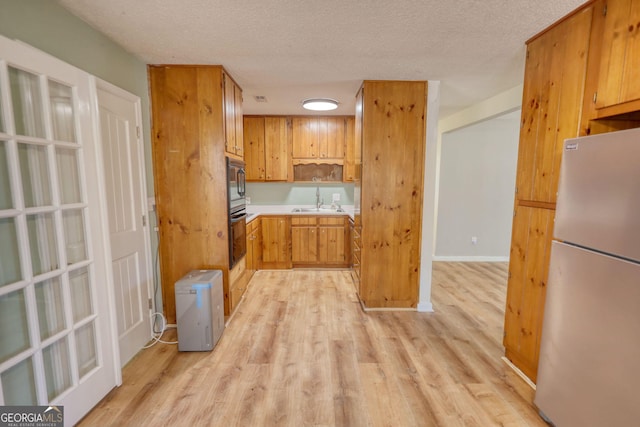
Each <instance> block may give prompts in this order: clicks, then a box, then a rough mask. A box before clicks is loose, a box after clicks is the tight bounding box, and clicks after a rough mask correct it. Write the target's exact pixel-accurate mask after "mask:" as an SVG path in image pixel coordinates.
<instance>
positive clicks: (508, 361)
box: [502, 356, 536, 391]
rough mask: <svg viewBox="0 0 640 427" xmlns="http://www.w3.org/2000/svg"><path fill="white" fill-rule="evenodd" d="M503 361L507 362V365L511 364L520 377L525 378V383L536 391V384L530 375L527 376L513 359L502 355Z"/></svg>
mask: <svg viewBox="0 0 640 427" xmlns="http://www.w3.org/2000/svg"><path fill="white" fill-rule="evenodd" d="M502 361H503V362H504V363H506V364H507V366H509V367H510V368H511V369H512V370H513V371H514V372H515V373H516V374H517V375H518V376H519V377H520V378H522V379H523V380H524V382H525V383H527V385H528V386H529V387H531V388H532V389H533V390H534V391H535V390H536V385H535V384H534V382H533V381H531V380H530V379H529V377H528V376H526V375H525V374H524V373H523V372H522V371H521V370H520V369H519V368H518V367H517V366H516V365H514V364H513V363H512V362H511V360H509V359H507V358H506V357H504V356H502Z"/></svg>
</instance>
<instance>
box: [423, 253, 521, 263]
mask: <svg viewBox="0 0 640 427" xmlns="http://www.w3.org/2000/svg"><path fill="white" fill-rule="evenodd" d="M433 261H442V262H508V261H509V257H508V256H447V255H434V256H433Z"/></svg>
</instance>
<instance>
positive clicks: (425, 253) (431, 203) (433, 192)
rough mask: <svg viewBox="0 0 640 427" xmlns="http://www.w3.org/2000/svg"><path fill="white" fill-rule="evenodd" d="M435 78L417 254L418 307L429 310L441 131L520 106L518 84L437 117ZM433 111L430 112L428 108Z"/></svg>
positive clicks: (431, 99) (428, 126) (442, 132)
mask: <svg viewBox="0 0 640 427" xmlns="http://www.w3.org/2000/svg"><path fill="white" fill-rule="evenodd" d="M439 84H440V82H438V81H429V100H428V109H427V140H426V145H427V159H426V162H425V179H424V203H423V213H422V251H421V254H420V263H421V266H420V301H419V303H418V311H433V310H434V308H433V305H432V303H431V275H432V265H431V264H432V261H433V260H434V259H433V257H434V254H435V249H436V231H437V224H438V215H437V213H438V198H439V192H440V153H441V148H442V147H441V146H442V135H443V134H444V133H447V132H451V131H453V130H456V129H462V128H464V127H467V126H471V125H473V124H474V123H479V122H482V121H484V120H489V119H492V118H494V117H497V116H500V115H503V114H505V113H509V112H513V111H515V110H517V109H519V108H520V105H521V103H522V85H518V86H516V87H513V88H511V89H509V90H506V91H504V92H501V93H499V94H497V95H495V96H493V97H491V98H489V99H486V100H484V101H482V102H479V103H477V104H475V105H472V106H471V107H468V108H465V109H464V110H462V111H459V112H457V113H455V114H452V115H450V116H447V117H445V118H442V119H440V120H438V114H437V111H438V108H439V103H440V91H439ZM433 111H435V112H436V113H435V114H430V112H432V113H433Z"/></svg>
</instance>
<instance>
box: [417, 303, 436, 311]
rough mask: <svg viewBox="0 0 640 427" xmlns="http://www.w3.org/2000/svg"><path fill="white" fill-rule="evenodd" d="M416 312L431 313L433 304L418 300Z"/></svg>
mask: <svg viewBox="0 0 640 427" xmlns="http://www.w3.org/2000/svg"><path fill="white" fill-rule="evenodd" d="M418 312H420V313H433V304H431V302H419V303H418Z"/></svg>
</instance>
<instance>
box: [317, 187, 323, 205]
mask: <svg viewBox="0 0 640 427" xmlns="http://www.w3.org/2000/svg"><path fill="white" fill-rule="evenodd" d="M323 203H324V199H320V186H318V187H316V209H320V206H322V204H323Z"/></svg>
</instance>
